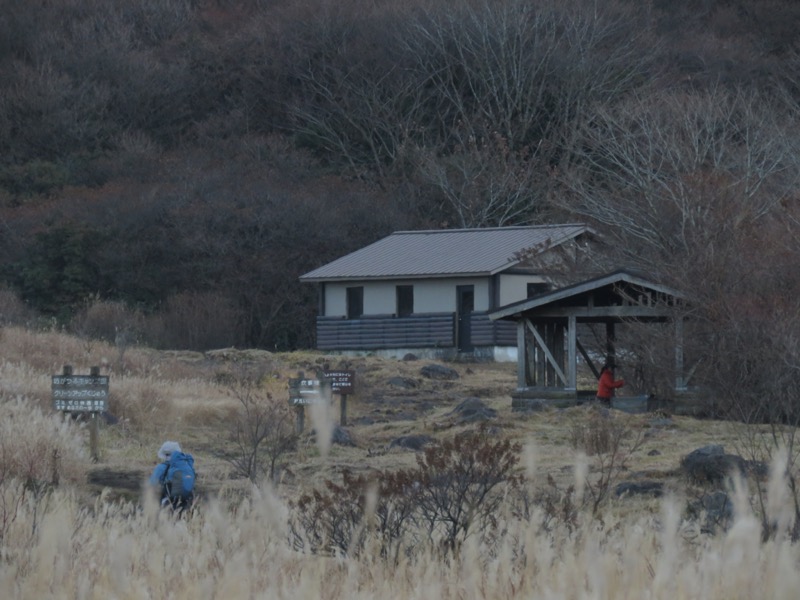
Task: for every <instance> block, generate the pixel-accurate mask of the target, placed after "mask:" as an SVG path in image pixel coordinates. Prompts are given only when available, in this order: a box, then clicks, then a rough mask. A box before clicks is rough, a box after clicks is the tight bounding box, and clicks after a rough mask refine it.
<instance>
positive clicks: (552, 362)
mask: <svg viewBox="0 0 800 600" xmlns="http://www.w3.org/2000/svg"><path fill="white" fill-rule="evenodd" d="M526 323H527V324H528V329H529V330H530V332H531V333H532V334H533V337H534V338H536V341H537V342H538V343H539V347H540V348H541V349H542V352H544V355H545V356H546V357H547V360H548V362H549V363H550V365H551V366H552V367H553V370H554V371H555V373H556V375H558V377H559V379H561V381H562V382H563V383H564V385H565V386H566V385H567V378H566V377H565V376H564V371H562V370H561V367H559V366H558V363H557V362H556V359H555V358H554V357H553V354H552V352H550V348H548V347H547V344H545V343H544V340H543V339H542V336H540V335H539V332H538V331H536V328H535V327H534V326H533V324H532V323H531V322H530V321H526Z"/></svg>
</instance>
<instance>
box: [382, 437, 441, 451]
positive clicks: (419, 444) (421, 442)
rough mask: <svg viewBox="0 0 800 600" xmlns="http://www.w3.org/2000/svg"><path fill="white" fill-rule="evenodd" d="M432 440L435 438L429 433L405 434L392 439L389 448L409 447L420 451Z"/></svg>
mask: <svg viewBox="0 0 800 600" xmlns="http://www.w3.org/2000/svg"><path fill="white" fill-rule="evenodd" d="M432 441H433V438H432V437H431V436H429V435H403V436H400V437H399V438H396V439H394V440H392V442H391V443H390V444H389V448H407V449H408V450H415V451H417V452H418V451H420V450H422V449H423V448H424V447H425V446H426V445H427V444H430V443H431V442H432Z"/></svg>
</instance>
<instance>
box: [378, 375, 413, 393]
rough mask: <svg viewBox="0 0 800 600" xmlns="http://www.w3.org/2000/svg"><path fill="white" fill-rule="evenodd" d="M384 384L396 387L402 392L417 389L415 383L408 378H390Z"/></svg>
mask: <svg viewBox="0 0 800 600" xmlns="http://www.w3.org/2000/svg"><path fill="white" fill-rule="evenodd" d="M386 383H387V384H388V385H390V386H392V387H398V388H402V389H404V390H410V389H413V388H415V387H417V382H416V381H414V380H413V379H411V378H410V377H392V378H391V379H389V380H388V381H387V382H386Z"/></svg>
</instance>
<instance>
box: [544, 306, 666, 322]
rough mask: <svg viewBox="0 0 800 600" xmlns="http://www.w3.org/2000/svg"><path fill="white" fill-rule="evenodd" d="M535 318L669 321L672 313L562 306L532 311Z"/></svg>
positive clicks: (654, 309) (650, 308) (637, 308)
mask: <svg viewBox="0 0 800 600" xmlns="http://www.w3.org/2000/svg"><path fill="white" fill-rule="evenodd" d="M532 313H533V315H534V316H535V317H536V318H539V317H552V318H561V319H563V318H567V317H572V316H574V317H578V318H580V319H597V320H600V319H604V318H607V317H614V318H619V319H637V318H639V319H663V320H665V321H666V320H667V319H670V318H671V317H672V315H673V312H671V311H669V310H666V309H664V308H658V307H654V306H636V305H627V306H564V307H552V308H542V309H536V310H534V311H532Z"/></svg>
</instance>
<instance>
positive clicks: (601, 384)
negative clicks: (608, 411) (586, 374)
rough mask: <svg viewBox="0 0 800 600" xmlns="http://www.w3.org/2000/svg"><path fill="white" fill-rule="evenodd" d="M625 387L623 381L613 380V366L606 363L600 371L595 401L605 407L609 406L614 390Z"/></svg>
mask: <svg viewBox="0 0 800 600" xmlns="http://www.w3.org/2000/svg"><path fill="white" fill-rule="evenodd" d="M623 385H625V380H624V379H614V365H613V364H609V363H606V364H604V365H603V368H602V369H600V379H599V380H598V382H597V400H598V401H599V402H602V403H603V404H605V405H606V406H611V399H612V398H613V397H614V390H615V389H617V388H620V387H622V386H623Z"/></svg>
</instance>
